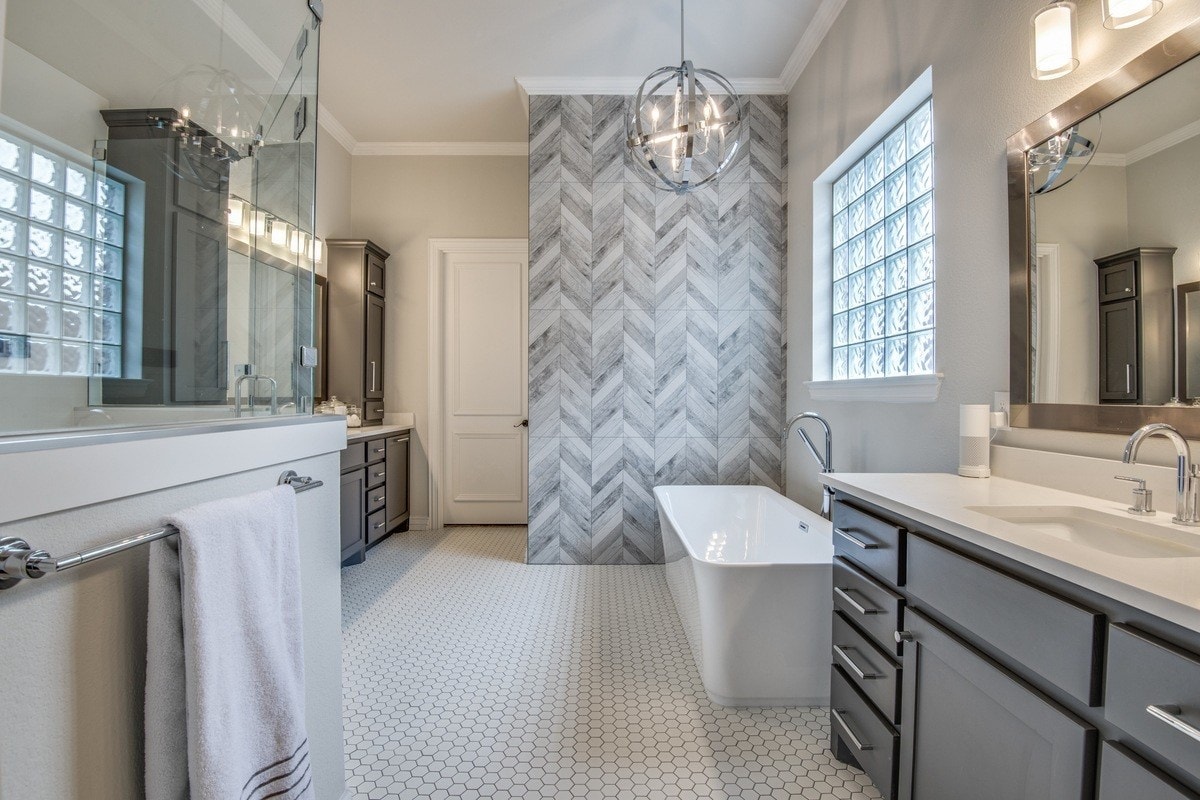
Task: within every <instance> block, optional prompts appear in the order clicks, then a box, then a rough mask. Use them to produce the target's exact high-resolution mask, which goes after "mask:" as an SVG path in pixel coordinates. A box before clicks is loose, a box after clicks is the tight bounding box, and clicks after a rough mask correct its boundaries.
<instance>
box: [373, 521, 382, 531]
mask: <svg viewBox="0 0 1200 800" xmlns="http://www.w3.org/2000/svg"><path fill="white" fill-rule="evenodd" d="M383 525H384V523H382V522H376V523H375V524H374V525H372V526H371V530H373V531H377V530H379V529H380V528H382V527H383Z"/></svg>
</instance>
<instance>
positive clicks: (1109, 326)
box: [1100, 300, 1138, 403]
mask: <svg viewBox="0 0 1200 800" xmlns="http://www.w3.org/2000/svg"><path fill="white" fill-rule="evenodd" d="M1137 337H1138V321H1137V301H1136V300H1121V301H1119V302H1116V303H1106V304H1104V305H1102V306H1100V400H1101V402H1117V403H1120V402H1130V403H1132V402H1135V401H1136V400H1137V398H1138V338H1137Z"/></svg>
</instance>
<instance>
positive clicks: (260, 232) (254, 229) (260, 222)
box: [250, 211, 267, 237]
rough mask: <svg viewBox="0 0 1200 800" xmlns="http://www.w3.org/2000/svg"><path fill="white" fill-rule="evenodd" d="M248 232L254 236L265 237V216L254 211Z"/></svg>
mask: <svg viewBox="0 0 1200 800" xmlns="http://www.w3.org/2000/svg"><path fill="white" fill-rule="evenodd" d="M250 226H251V227H250V232H251V233H253V234H254V235H255V236H259V237H262V236H266V235H267V215H266V214H264V213H263V212H261V211H255V212H254V217H253V220H252V222H251V223H250Z"/></svg>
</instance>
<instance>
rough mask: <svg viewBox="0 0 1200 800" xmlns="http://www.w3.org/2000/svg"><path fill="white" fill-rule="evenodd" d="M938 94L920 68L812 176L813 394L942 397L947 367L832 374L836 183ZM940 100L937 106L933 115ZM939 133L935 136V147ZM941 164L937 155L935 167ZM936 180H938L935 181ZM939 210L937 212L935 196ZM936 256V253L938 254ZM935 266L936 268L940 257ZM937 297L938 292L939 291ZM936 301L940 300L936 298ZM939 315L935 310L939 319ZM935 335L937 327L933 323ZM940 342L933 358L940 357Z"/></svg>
mask: <svg viewBox="0 0 1200 800" xmlns="http://www.w3.org/2000/svg"><path fill="white" fill-rule="evenodd" d="M932 94H933V68H932V67H930V68H929V69H926V70H925V71H924V72H923V73H921V75H920V77H918V78H917V79H916V80H915V81H913V83H912V85H911V86H909V87H908V88H907V89H905V90H904V92H903V93H902V94H901V95H900V96H899V97H897V98H896V100H895V101H894V102H893V103H892V104H891V105H890V106H888V108H887V110H886V111H884V112H883V113H882V114H880V115H879V118H878V119H876V120H875V121H874V122H872V123H871V125H870V126H869V127H868V128H867V129H866V130H865V131H863V132H862V134H861V135H860V136H859V137H858V138H857V139H855V140H854V143H853V144H851V145H850V146H849V147H847V148H846V150H845V152H843V153H842V154H841V155H840V156H838V157H837V159H836V160H835V161H834V162H833V163H832V164H830V165H829V166H828V167H826V169H825V171H824V172H822V173H821V174H820V175H819V176H818V177H817V179H816V180H815V181H813V220H814V223H816V224H814V225H813V260H812V264H813V275H812V278H813V283H812V292H813V294H812V326H813V328H812V348H813V350H812V352H813V376H812V377H813V379H812V380H810V381H805V384H804V385H805V386H806V387H808V392H809V395H810V396H811V397H812V399H813V400H847V401H875V402H882V403H932V402H934V401H936V400H937V398H938V392H939V390H940V388H941V384H942V373H940V372H934V374H932V375H904V376H895V377H890V378H859V379H854V380H841V381H835V380H832V379H831V378H832V376H833V365H832V363H831V359H832V354H833V341H832V338H833V302H832V298H833V243H832V238H833V226H832V225H831V224H825V221H827V220H830V219H832V218H833V184H834V183H835V182H836V181H837V179H838V178H839V177H841V175H842V173H844V172H845V171H846V170H848V169H849V168H850V167H852V166H853V165H854V163H855V162H857V161H858V160H859V159H861V158H862V157H863V156H865V155H866V154H867V153H868V152H869V151H870V150H871V148H873V147H874V146H875V145H877V144H878V143H879V141H880V140H881V139H882V138H883V137H884V136H886V135H887V134H888V132H890V131H891V130H892V129H893V128H895V127H896V126H897V125H899V124H900V123H901V122H903V121H904V120H905V118H907V117H908V115H909V114H911V113H912V111H913V109H914V108H916V107H917V106H919V105H920V104H921V103H922V102H924V101H925V99H926V98H928V97H930V96H931V95H932ZM936 119H937V106H936V105H935V106H934V120H935V121H936ZM936 140H937V137H936V134H935V136H934V141H935V147H936ZM936 168H937V162H936V159H935V161H934V169H935V170H936ZM935 185H936V182H935ZM934 215H935V216H936V215H937V206H936V201H935V205H934ZM935 258H936V256H935ZM934 269H935V270H936V269H937V266H936V262H935V266H934ZM935 297H936V296H935ZM935 302H937V300H936V299H935ZM936 318H937V317H936V316H935V319H936ZM934 337H935V341H936V337H937V327H936V325H935V327H934ZM937 352H938V351H937V349H936V345H935V350H934V358H935V360H936V358H937Z"/></svg>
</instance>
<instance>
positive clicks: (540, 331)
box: [529, 308, 562, 438]
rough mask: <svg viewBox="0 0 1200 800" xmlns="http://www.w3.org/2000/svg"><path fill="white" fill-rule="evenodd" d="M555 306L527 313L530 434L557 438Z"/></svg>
mask: <svg viewBox="0 0 1200 800" xmlns="http://www.w3.org/2000/svg"><path fill="white" fill-rule="evenodd" d="M561 318H562V311H561V310H559V309H557V308H551V309H537V308H535V309H531V310H530V312H529V436H530V438H544V437H553V438H557V437H558V436H559V435H560V434H561V432H562V410H561V406H562V390H561V387H562V372H561V370H560V364H559V357H560V354H561V352H562V334H561V329H560V323H561Z"/></svg>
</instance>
